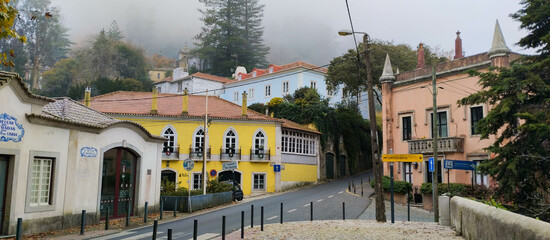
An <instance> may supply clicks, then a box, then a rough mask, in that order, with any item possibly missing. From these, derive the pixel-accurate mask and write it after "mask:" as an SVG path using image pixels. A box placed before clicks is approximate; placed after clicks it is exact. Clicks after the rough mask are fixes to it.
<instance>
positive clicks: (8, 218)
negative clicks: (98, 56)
mask: <svg viewBox="0 0 550 240" xmlns="http://www.w3.org/2000/svg"><path fill="white" fill-rule="evenodd" d="M0 102H1V103H2V105H1V107H0V238H1V236H2V235H11V234H14V233H15V230H16V224H17V219H18V218H22V219H23V233H25V234H28V233H37V232H44V231H51V230H58V229H62V228H69V227H75V226H78V225H79V224H80V214H81V211H82V210H86V212H87V216H86V217H87V222H88V223H97V222H99V220H100V218H103V217H104V215H105V214H104V212H105V210H106V209H107V207H110V215H111V216H112V217H123V216H125V215H126V213H127V209H128V208H127V206H128V203H129V202H130V204H131V205H130V208H129V209H130V211H131V214H132V215H135V214H139V213H141V212H143V208H144V205H145V202H148V204H149V206H151V207H155V206H156V205H158V201H159V198H160V168H161V152H162V143H163V142H164V141H165V138H162V137H159V136H154V135H151V134H150V133H149V132H148V131H147V130H145V129H144V128H143V127H141V126H140V125H138V124H136V123H132V122H128V121H120V120H116V119H114V118H111V117H109V116H106V115H104V114H102V113H99V112H96V111H94V110H91V109H89V108H87V107H85V106H84V105H81V104H79V103H77V102H75V101H73V100H70V99H67V98H61V99H50V98H46V97H41V96H37V95H33V94H32V93H30V92H29V91H28V89H27V88H26V87H25V85H24V83H23V82H22V80H21V78H20V77H19V76H17V75H16V74H14V73H8V72H0ZM100 213H101V214H100Z"/></svg>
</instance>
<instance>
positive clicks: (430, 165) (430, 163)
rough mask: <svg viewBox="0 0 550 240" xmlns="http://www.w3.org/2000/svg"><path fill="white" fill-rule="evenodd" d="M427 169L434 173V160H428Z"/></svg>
mask: <svg viewBox="0 0 550 240" xmlns="http://www.w3.org/2000/svg"><path fill="white" fill-rule="evenodd" d="M428 168H429V171H430V172H433V171H434V158H433V157H431V158H428Z"/></svg>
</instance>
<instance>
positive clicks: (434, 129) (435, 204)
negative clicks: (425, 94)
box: [432, 66, 439, 222]
mask: <svg viewBox="0 0 550 240" xmlns="http://www.w3.org/2000/svg"><path fill="white" fill-rule="evenodd" d="M432 89H433V92H432V97H433V113H432V115H433V116H432V117H433V124H432V134H433V149H434V153H433V154H434V156H433V158H434V172H433V174H432V183H433V184H432V193H433V211H434V222H439V202H438V200H439V194H438V193H437V182H438V179H437V177H438V173H437V169H438V168H439V166H438V165H439V164H438V162H437V137H438V135H439V132H438V129H437V120H438V119H437V118H438V116H437V86H436V77H435V66H432Z"/></svg>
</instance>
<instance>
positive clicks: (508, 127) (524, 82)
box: [459, 0, 550, 221]
mask: <svg viewBox="0 0 550 240" xmlns="http://www.w3.org/2000/svg"><path fill="white" fill-rule="evenodd" d="M522 5H523V6H524V7H523V9H521V10H519V11H518V12H516V13H514V14H512V15H511V16H512V18H514V19H516V20H519V21H520V22H521V27H522V28H524V29H526V30H528V31H529V33H528V35H527V36H525V37H523V38H522V39H521V40H520V41H519V43H518V45H519V46H522V47H525V48H539V50H538V52H539V53H540V55H538V56H532V57H523V58H522V59H520V60H519V61H516V62H514V63H512V64H511V66H510V67H509V68H498V69H492V71H489V72H471V74H472V75H475V76H479V78H480V80H479V83H478V84H480V86H482V87H483V90H482V91H479V92H477V93H474V94H472V95H470V96H468V97H466V98H463V99H461V100H459V104H461V105H470V104H475V103H485V102H487V103H489V104H492V105H494V107H493V108H492V109H491V110H490V111H489V114H488V115H487V116H486V117H485V118H483V119H481V120H480V121H479V123H478V124H479V125H478V126H479V127H478V129H479V132H480V134H481V137H482V138H488V136H489V135H496V136H497V139H496V141H495V142H494V143H493V144H492V145H491V146H490V147H488V148H487V150H488V151H489V152H491V153H492V155H494V158H492V159H489V160H487V161H484V162H483V163H482V164H481V165H480V167H479V170H480V171H482V172H483V173H485V174H490V175H491V176H492V177H493V178H494V179H495V180H496V181H497V182H498V185H497V192H496V193H497V194H498V195H499V196H500V197H502V198H503V200H505V201H507V202H510V201H513V202H514V203H516V204H518V206H519V208H520V212H522V213H524V214H527V215H529V216H533V217H540V218H541V219H545V220H546V221H548V220H550V111H548V109H550V51H549V49H550V41H549V40H550V33H549V31H548V30H549V29H550V22H549V21H548V19H550V2H548V1H544V0H527V1H523V2H522Z"/></svg>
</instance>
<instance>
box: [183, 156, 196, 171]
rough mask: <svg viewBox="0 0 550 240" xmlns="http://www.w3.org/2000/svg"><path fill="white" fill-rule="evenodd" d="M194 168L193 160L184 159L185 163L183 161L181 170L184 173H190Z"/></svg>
mask: <svg viewBox="0 0 550 240" xmlns="http://www.w3.org/2000/svg"><path fill="white" fill-rule="evenodd" d="M194 167H195V161H193V159H191V158H188V159H185V161H183V168H184V169H185V170H186V171H191V170H193V168H194Z"/></svg>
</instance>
